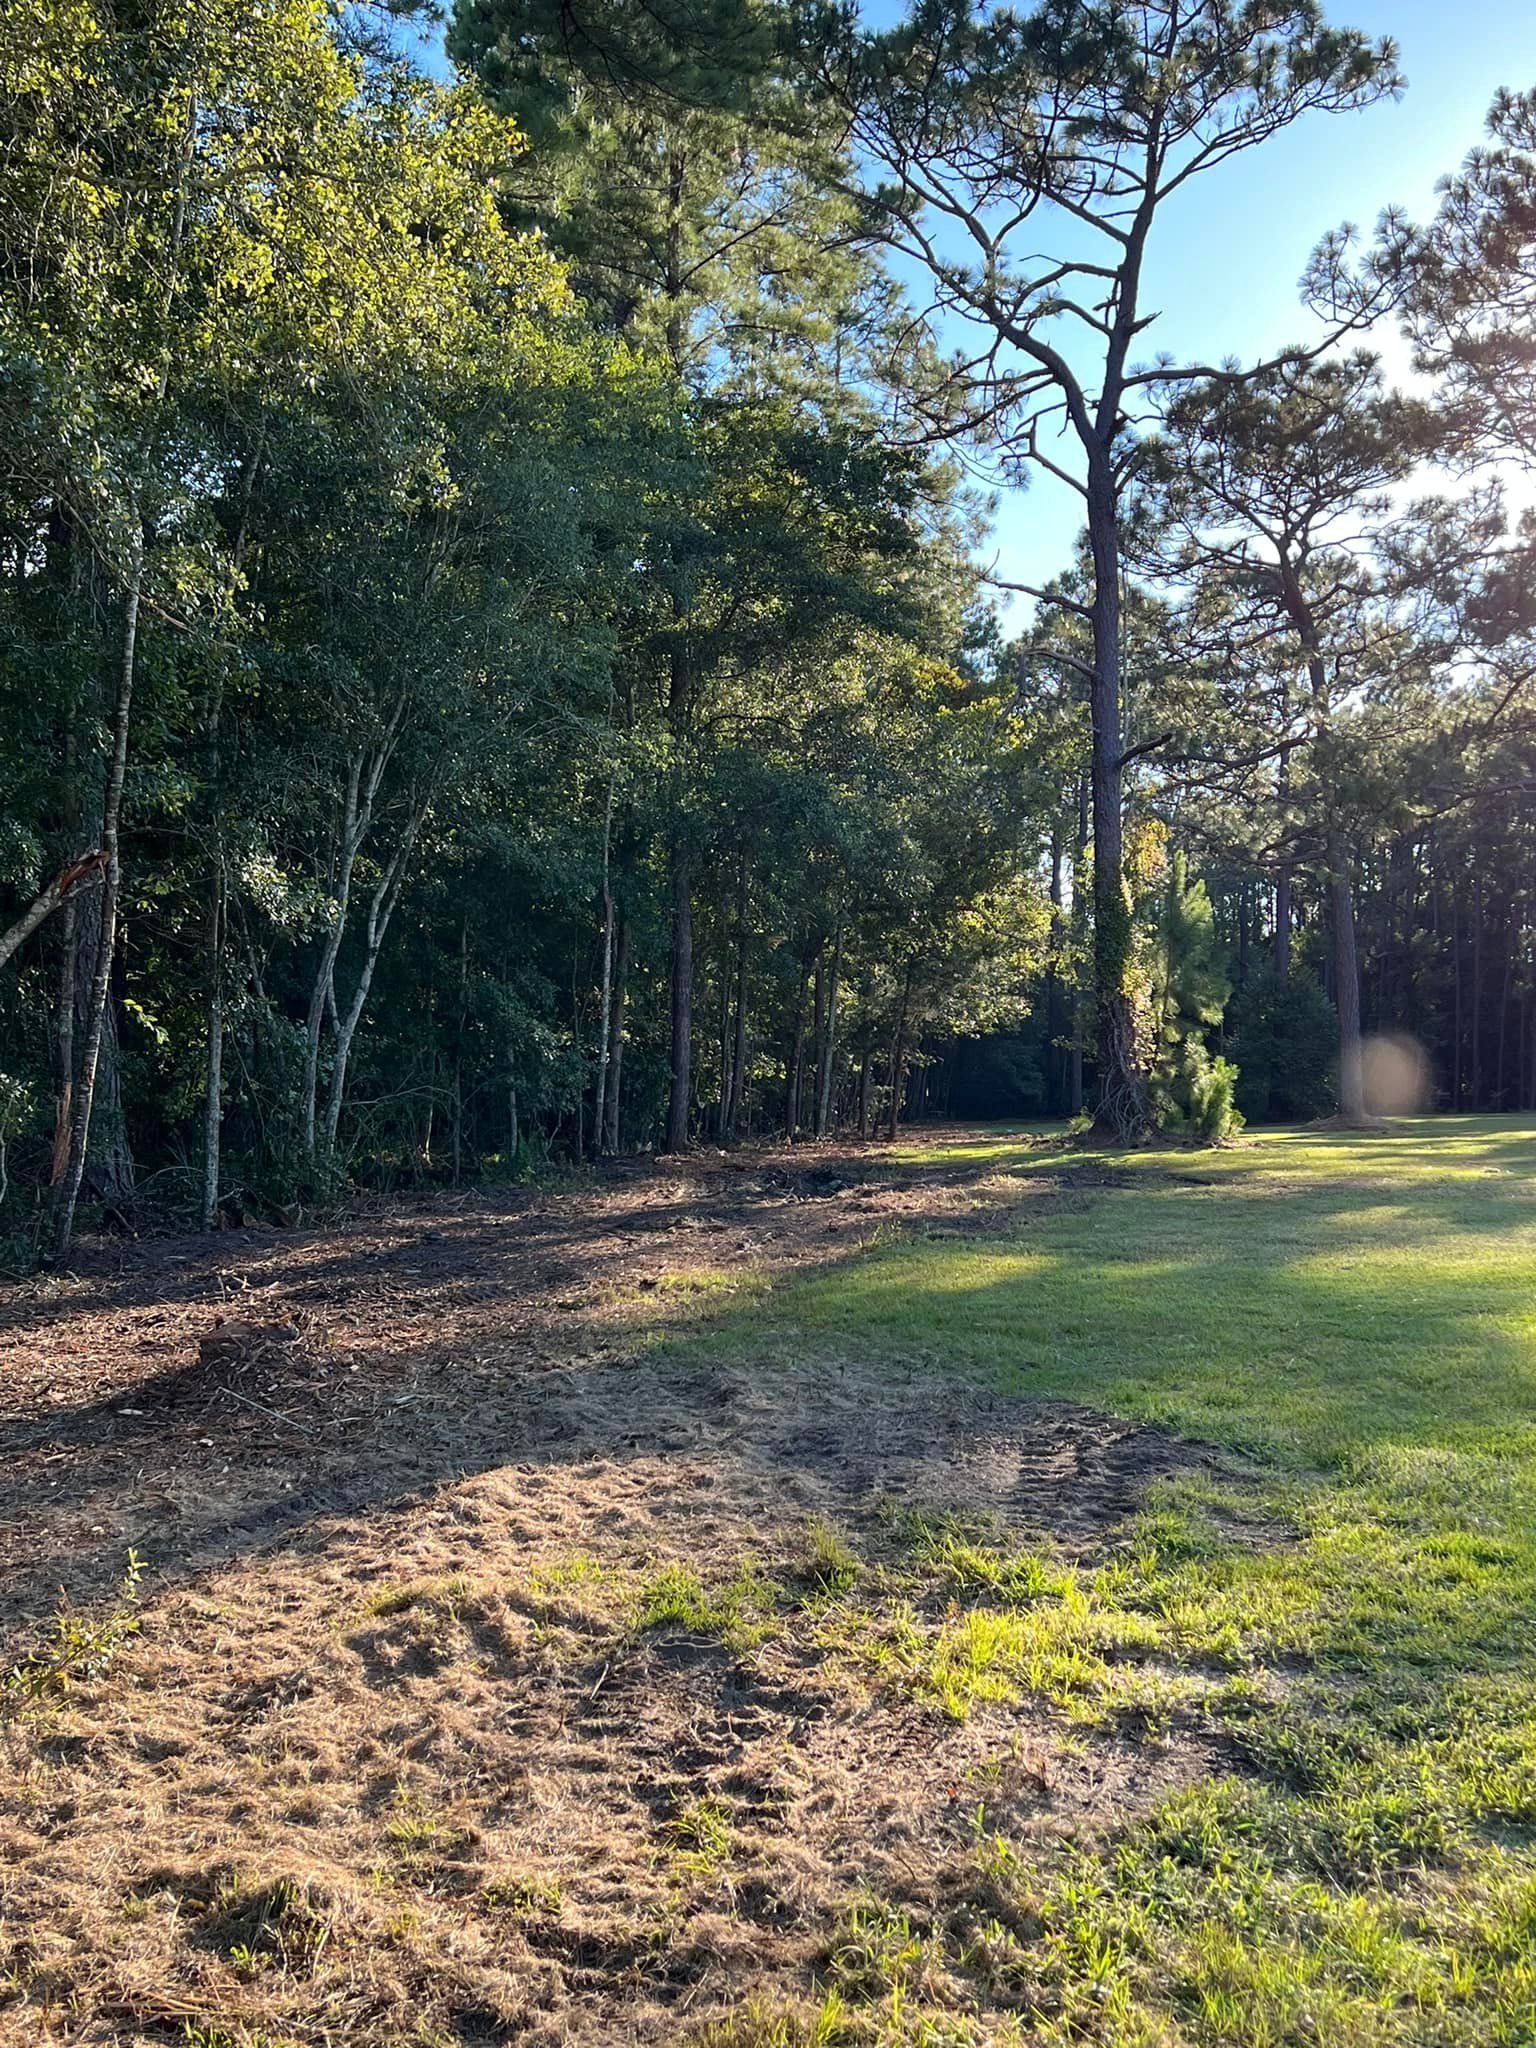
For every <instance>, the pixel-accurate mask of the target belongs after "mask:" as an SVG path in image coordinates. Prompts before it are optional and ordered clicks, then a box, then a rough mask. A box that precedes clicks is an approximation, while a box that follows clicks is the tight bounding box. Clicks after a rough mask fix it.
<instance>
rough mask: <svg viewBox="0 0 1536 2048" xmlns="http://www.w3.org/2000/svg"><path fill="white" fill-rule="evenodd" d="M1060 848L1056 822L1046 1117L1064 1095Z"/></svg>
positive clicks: (1047, 976) (1047, 984)
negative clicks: (1060, 963) (1060, 964)
mask: <svg viewBox="0 0 1536 2048" xmlns="http://www.w3.org/2000/svg"><path fill="white" fill-rule="evenodd" d="M1061 869H1062V846H1061V825H1060V822H1059V820H1058V821H1053V822H1052V825H1051V889H1050V902H1051V924H1050V935H1049V939H1048V941H1047V954H1046V960H1047V965H1046V970H1045V1074H1044V1077H1043V1078H1044V1083H1045V1108H1046V1114H1047V1115H1055V1114H1057V1113H1058V1112H1059V1111H1060V1109H1061V1106H1062V1103H1063V1100H1064V1098H1065V1095H1066V1089H1065V1086H1064V1080H1065V1076H1064V1072H1063V1068H1064V1064H1065V1059H1066V1049H1065V1047H1064V1046H1063V1045H1062V1042H1061V1041H1062V1039H1063V1038H1064V1037H1065V1035H1066V1033H1065V1028H1064V1025H1065V1020H1064V1018H1063V1016H1062V1001H1061V974H1060V972H1059V968H1058V962H1059V960H1060V958H1061V945H1062V939H1063V936H1064V934H1065V930H1066V920H1065V918H1064V917H1063V915H1062V908H1061V906H1062V886H1061Z"/></svg>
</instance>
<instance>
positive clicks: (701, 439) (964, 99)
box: [0, 0, 1536, 1256]
mask: <svg viewBox="0 0 1536 2048" xmlns="http://www.w3.org/2000/svg"><path fill="white" fill-rule="evenodd" d="M409 12H410V10H409V9H393V10H389V9H374V8H364V7H351V6H333V5H329V4H325V0H260V4H257V5H250V4H247V0H199V4H191V0H135V4H134V5H132V6H128V7H123V6H116V7H108V6H107V5H105V4H104V0H19V4H18V5H17V6H16V7H15V8H13V9H12V11H11V17H10V22H9V26H8V38H7V43H6V47H5V48H4V50H3V51H0V566H3V576H0V702H3V706H4V716H3V720H0V771H3V775H4V786H5V790H6V795H5V800H4V804H3V807H0V849H3V850H0V887H3V889H4V892H5V894H4V897H3V899H0V901H3V902H4V904H5V905H6V908H5V909H4V910H3V911H0V926H3V930H0V974H3V976H4V978H5V979H4V983H3V995H0V1006H3V1007H0V1208H3V1211H4V1215H5V1218H6V1228H7V1229H8V1230H9V1231H10V1232H11V1234H12V1238H13V1241H14V1243H15V1246H16V1248H17V1255H18V1256H23V1255H28V1254H30V1253H31V1252H32V1251H35V1250H42V1251H47V1252H51V1253H52V1254H53V1255H55V1256H57V1255H59V1254H61V1253H62V1252H63V1251H64V1249H65V1248H66V1247H67V1245H68V1243H69V1241H70V1238H71V1235H72V1233H73V1231H74V1229H75V1227H76V1219H77V1216H78V1214H79V1213H80V1208H81V1205H82V1203H83V1204H86V1205H88V1206H89V1208H90V1210H91V1212H92V1213H93V1214H103V1213H104V1214H106V1215H107V1216H108V1217H112V1216H114V1215H116V1216H121V1217H125V1218H126V1217H130V1216H131V1215H133V1214H134V1213H135V1212H136V1211H137V1210H140V1209H146V1208H148V1209H153V1208H154V1207H155V1205H157V1204H158V1205H159V1206H160V1207H161V1208H162V1209H163V1210H164V1211H165V1212H166V1213H167V1214H184V1215H191V1216H192V1217H194V1218H196V1219H197V1220H200V1221H201V1222H202V1223H203V1224H204V1225H205V1226H212V1225H214V1224H216V1223H218V1222H219V1221H220V1220H223V1219H227V1218H229V1217H231V1216H235V1215H241V1214H247V1213H267V1214H283V1213H290V1212H291V1211H292V1210H294V1209H295V1208H303V1207H306V1206H311V1205H314V1204H317V1203H324V1202H325V1201H327V1200H329V1199H331V1198H332V1197H333V1196H334V1194H335V1193H336V1192H337V1191H338V1189H339V1188H340V1187H341V1186H342V1185H344V1184H345V1182H346V1181H347V1180H348V1179H349V1178H358V1177H367V1178H373V1179H377V1180H382V1181H390V1180H394V1181H398V1180H400V1179H402V1178H418V1177H421V1176H423V1175H435V1174H443V1175H450V1176H452V1177H454V1178H455V1179H457V1178H460V1177H463V1176H466V1175H475V1174H481V1173H486V1172H491V1173H496V1172H501V1173H521V1172H524V1171H526V1170H528V1168H529V1167H530V1166H531V1165H533V1164H535V1163H536V1162H537V1161H538V1160H539V1159H540V1158H541V1157H543V1156H544V1155H545V1154H547V1153H548V1152H549V1151H550V1150H556V1151H559V1152H561V1153H564V1154H566V1155H569V1156H575V1157H580V1156H585V1155H593V1154H600V1153H603V1152H607V1151H614V1150H619V1149H623V1148H631V1147H655V1148H662V1149H670V1150H680V1149H682V1148H684V1147H685V1146H687V1145H688V1144H689V1143H691V1142H694V1141H696V1140H698V1139H699V1138H701V1137H702V1138H708V1139H710V1140H711V1141H715V1142H720V1143H726V1142H730V1141H731V1140H733V1139H735V1138H739V1137H743V1136H748V1135H762V1134H765V1133H770V1132H781V1133H788V1134H789V1135H790V1136H796V1135H800V1134H805V1135H808V1136H820V1135H825V1134H826V1133H827V1132H829V1131H830V1130H832V1129H833V1128H835V1127H838V1126H849V1127H855V1128H857V1129H859V1130H862V1131H865V1132H869V1131H872V1130H874V1129H875V1128H877V1127H878V1128H881V1129H885V1130H891V1131H894V1129H895V1127H896V1122H897V1120H898V1118H899V1117H900V1116H901V1115H902V1114H904V1113H920V1112H921V1110H922V1109H923V1108H924V1107H938V1106H942V1105H943V1104H944V1103H945V1102H946V1101H949V1100H951V1098H952V1093H953V1085H954V1080H955V1075H956V1073H957V1071H958V1070H959V1068H960V1067H961V1066H962V1065H964V1063H965V1061H967V1060H969V1062H970V1065H971V1069H972V1082H973V1084H974V1083H975V1082H976V1079H977V1074H978V1072H979V1071H980V1070H981V1068H984V1067H985V1064H986V1061H987V1059H988V1058H990V1059H991V1060H992V1061H993V1062H994V1065H996V1066H998V1069H999V1074H1001V1075H1002V1079H1003V1080H1004V1081H1005V1082H1006V1085H1007V1087H1008V1088H1011V1089H1012V1091H1013V1093H1014V1095H1015V1096H1018V1097H1020V1098H1021V1099H1028V1100H1031V1101H1035V1102H1038V1103H1039V1104H1040V1105H1041V1106H1042V1107H1044V1108H1046V1109H1048V1110H1051V1111H1058V1112H1062V1113H1068V1112H1072V1111H1077V1110H1081V1111H1083V1112H1084V1113H1085V1114H1088V1115H1091V1116H1093V1117H1095V1118H1096V1120H1097V1122H1098V1124H1099V1126H1100V1127H1101V1129H1103V1130H1104V1131H1105V1132H1107V1133H1109V1134H1111V1135H1113V1136H1114V1137H1116V1138H1119V1139H1140V1138H1143V1137H1146V1136H1148V1135H1150V1134H1151V1133H1152V1132H1154V1131H1155V1130H1157V1129H1160V1128H1161V1129H1168V1128H1182V1129H1188V1130H1192V1131H1195V1132H1198V1133H1203V1134H1204V1135H1206V1136H1212V1137H1220V1136H1222V1135H1225V1134H1227V1133H1228V1132H1230V1131H1231V1130H1232V1129H1233V1128H1235V1126H1236V1123H1237V1121H1238V1119H1239V1117H1240V1115H1241V1114H1243V1113H1246V1114H1248V1115H1250V1116H1258V1117H1264V1116H1276V1115H1278V1116H1299V1115H1314V1114H1323V1113H1330V1112H1332V1113H1336V1114H1338V1115H1339V1116H1340V1117H1342V1118H1344V1119H1345V1120H1358V1119H1360V1118H1361V1117H1363V1116H1364V1114H1365V1113H1366V1109H1367V1104H1366V1101H1365V1095H1364V1084H1363V1080H1362V1072H1361V1056H1360V1046H1361V1041H1362V1034H1363V1033H1364V1032H1365V1031H1367V1030H1370V1029H1373V1028H1377V1027H1379V1026H1383V1025H1391V1026H1394V1027H1396V1028H1401V1029H1404V1030H1411V1031H1414V1032H1417V1033H1418V1034H1419V1035H1420V1036H1421V1037H1422V1038H1423V1039H1424V1041H1425V1042H1426V1044H1427V1045H1428V1046H1429V1047H1430V1049H1431V1053H1432V1055H1433V1059H1434V1064H1435V1069H1436V1073H1437V1077H1438V1080H1439V1085H1440V1089H1441V1093H1442V1095H1443V1098H1444V1099H1445V1100H1447V1101H1448V1102H1450V1103H1452V1104H1453V1105H1455V1106H1459V1107H1472V1106H1485V1105H1486V1106H1493V1107H1500V1106H1502V1107H1517V1106H1525V1105H1528V1104H1529V1103H1530V1102H1531V1101H1532V1099H1533V1095H1536V1054H1533V1052H1532V1050H1531V1047H1532V1034H1531V1023H1532V1018H1531V1014H1530V1013H1531V1006H1532V995H1533V989H1536V933H1533V927H1536V894H1533V891H1536V863H1533V858H1532V849H1531V846H1530V843H1529V842H1530V837H1531V824H1530V804H1529V795H1530V780H1529V776H1528V773H1527V761H1526V756H1527V753H1528V751H1529V748H1530V746H1531V744H1532V734H1531V728H1530V722H1529V704H1528V696H1529V688H1528V685H1529V677H1530V672H1531V653H1530V650H1531V637H1530V636H1531V629H1532V621H1531V618H1530V616H1529V591H1530V587H1531V578H1530V575H1529V558H1530V551H1531V548H1532V545H1533V535H1532V533H1531V531H1530V529H1529V525H1528V523H1522V522H1521V521H1519V520H1516V519H1512V518H1511V516H1510V515H1509V513H1508V511H1507V509H1506V505H1505V502H1504V496H1503V493H1502V492H1501V488H1500V485H1499V483H1498V482H1497V481H1496V480H1494V481H1490V476H1493V477H1495V478H1496V477H1497V476H1502V475H1510V474H1513V473H1515V472H1517V471H1518V470H1520V469H1521V468H1529V467H1530V466H1531V465H1532V463H1533V461H1536V389H1533V372H1532V363H1533V361H1536V353H1533V350H1532V347H1531V336H1532V333H1533V331H1536V253H1533V252H1536V229H1533V226H1532V221H1533V219H1536V203H1533V196H1536V136H1533V125H1536V112H1533V105H1536V103H1533V101H1532V100H1531V99H1530V98H1528V97H1527V98H1522V97H1518V96H1514V95H1510V96H1508V97H1505V98H1501V100H1500V101H1499V103H1498V104H1497V105H1496V107H1495V109H1494V112H1493V117H1492V131H1491V140H1490V143H1489V146H1488V147H1486V148H1484V149H1481V150H1479V151H1476V152H1474V153H1473V155H1472V156H1471V157H1469V159H1468V161H1467V164H1466V165H1465V167H1464V168H1463V170H1462V172H1461V173H1460V174H1458V175H1457V176H1456V177H1454V178H1453V179H1451V180H1450V181H1449V182H1448V184H1447V186H1446V188H1445V191H1444V195H1443V198H1442V202H1441V206H1440V209H1439V212H1438V214H1437V215H1436V217H1435V218H1434V219H1433V220H1432V221H1430V222H1429V223H1427V224H1424V225H1415V224H1412V223H1409V222H1406V221H1404V220H1401V219H1398V218H1397V217H1395V216H1389V217H1387V218H1386V219H1385V220H1384V221H1383V222H1382V223H1381V226H1380V229H1379V231H1378V233H1377V234H1376V236H1375V237H1374V239H1372V240H1370V241H1368V242H1365V243H1363V244H1362V243H1360V242H1358V241H1357V240H1356V239H1353V238H1351V237H1349V236H1346V235H1343V234H1339V235H1334V236H1331V237H1327V238H1325V239H1324V240H1323V241H1322V242H1321V244H1320V245H1319V248H1318V251H1317V254H1316V256H1315V258H1314V260H1313V262H1312V264H1311V266H1310V268H1309V270H1308V274H1307V277H1306V279H1305V281H1304V289H1305V294H1306V296H1307V298H1308V300H1309V301H1310V304H1311V306H1312V309H1313V322H1312V326H1311V328H1310V329H1309V332H1310V333H1311V334H1312V336H1313V338H1312V339H1311V340H1310V341H1308V342H1306V343H1305V344H1298V345H1296V346H1295V347H1292V348H1286V349H1283V350H1281V351H1279V352H1277V353H1276V354H1275V355H1274V356H1273V357H1272V358H1271V359H1270V360H1268V361H1266V362H1263V363H1257V364H1252V365H1239V364H1236V363H1231V362H1222V361H1218V362H1214V363H1212V362H1195V361H1191V362H1188V363H1177V362H1172V361H1169V360H1167V359H1165V358H1162V357H1159V356H1157V355H1156V353H1155V352H1154V346H1153V345H1154V342H1155V334H1153V333H1152V332H1151V327H1152V316H1151V311H1150V309H1149V305H1148V302H1147V298H1146V291H1147V286H1146V275H1147V264H1148V262H1149V261H1150V260H1151V256H1152V254H1153V252H1155V250H1156V248H1157V247H1158V245H1159V242H1160V238H1165V237H1166V235H1167V233H1168V232H1169V228H1168V223H1167V220H1166V215H1167V212H1168V207H1169V204H1170V202H1171V201H1172V200H1173V199H1174V198H1175V197H1176V195H1177V194H1179V193H1180V192H1181V191H1182V189H1183V188H1184V187H1185V186H1186V185H1187V184H1188V183H1189V182H1190V181H1191V180H1193V179H1196V178H1204V177H1207V176H1210V177H1217V176H1219V175H1220V174H1221V170H1222V168H1223V166H1224V165H1226V164H1227V163H1229V162H1230V161H1231V160H1232V159H1233V158H1234V157H1235V156H1237V155H1239V154H1241V153H1243V152H1246V151H1248V150H1251V149H1256V148H1261V147H1262V146H1263V145H1264V144H1265V143H1267V142H1268V141H1269V140H1270V139H1271V138H1272V137H1273V136H1275V135H1276V134H1277V133H1279V132H1281V131H1283V130H1284V129H1286V128H1287V127H1289V126H1290V125H1292V124H1293V123H1295V122H1297V121H1300V120H1303V119H1310V118H1315V117H1322V116H1325V115H1344V114H1347V113H1348V112H1349V111H1351V110H1352V109H1355V108H1358V107H1361V106H1365V105H1368V104H1370V103H1372V102H1373V101H1375V100H1377V99H1380V98H1382V97H1384V96H1390V95H1392V94H1394V93H1395V92H1396V91H1397V90H1398V89H1399V85H1400V80H1399V78H1398V75H1397V67H1396V57H1395V53H1394V51H1393V50H1392V48H1391V46H1390V45H1389V44H1386V43H1371V42H1369V41H1367V40H1366V39H1365V38H1363V37H1361V36H1359V35H1357V34H1355V33H1353V32H1352V31H1348V30H1344V29H1339V28H1335V27H1333V26H1331V25H1329V24H1328V23H1326V22H1325V21H1324V19H1323V18H1322V16H1321V14H1320V12H1319V11H1318V9H1317V8H1315V7H1313V6H1310V5H1289V4H1280V0H1264V4H1261V5H1257V6H1254V5H1244V6H1234V5H1228V4H1225V0H1221V4H1215V5H1211V6H1206V7H1203V8H1201V9H1199V10H1189V9H1187V8H1185V7H1184V6H1183V4H1182V0H1137V4H1134V5H1131V4H1118V0H1117V4H1114V5H1111V6H1108V7H1093V6H1087V5H1084V4H1081V0H1046V4H1043V5H1041V6H1038V7H1035V8H1032V9H1030V10H1028V11H1026V12H1022V13H1017V14H1014V13H1008V12H999V13H995V14H994V13H988V12H984V11H982V10H980V9H977V8H975V7H973V6H970V5H966V4H962V0H915V4H913V5H912V6H911V7H910V8H909V10H908V12H907V14H906V16H905V18H904V19H903V20H902V21H901V22H900V23H898V24H897V25H896V26H895V27H894V28H890V29H873V28H870V27H867V26H865V25H863V24H862V23H861V22H860V20H859V19H858V16H857V13H856V11H850V10H847V9H841V8H833V9H824V8H819V7H815V6H800V5H794V4H790V0H782V4H780V0H710V4H709V5H707V6H700V5H699V4H697V0H686V4H685V0H656V4H655V5H653V6H650V7H647V8H646V9H643V10H642V9H634V8H632V7H629V6H627V5H625V4H623V0H461V5H460V6H459V8H458V10H457V12H456V14H455V15H454V17H453V18H452V20H451V22H450V24H449V27H448V34H447V50H448V53H449V56H450V57H451V59H452V63H453V67H454V74H453V77H452V79H451V80H450V81H449V82H444V81H443V80H441V79H439V78H438V77H436V76H434V75H429V73H428V72H427V71H426V70H424V69H423V67H422V66H421V65H420V64H419V63H418V62H415V61H413V60H412V58H411V56H410V55H409V52H408V50H407V49H406V48H405V47H404V46H403V45H402V43H401V42H400V40H399V32H398V27H397V23H396V20H395V19H394V17H396V16H398V15H400V14H402V13H404V14H408V13H409ZM1381 322H1390V323H1393V324H1394V325H1396V326H1398V327H1400V328H1402V329H1403V330H1405V331H1406V333H1407V335H1408V338H1409V340H1410V342H1411V345H1412V348H1413V351H1414V362H1415V366H1416V376H1415V386H1414V391H1413V393H1412V394H1411V395H1405V394H1403V393H1399V392H1397V391H1394V390H1392V389H1391V388H1390V387H1389V386H1388V384H1387V383H1386V381H1385V379H1384V376H1383V372H1382V370H1381V367H1380V364H1379V361H1378V360H1377V358H1376V357H1375V356H1374V355H1373V354H1372V353H1371V352H1370V345H1369V343H1370V334H1371V331H1372V329H1373V327H1375V326H1376V325H1377V324H1378V323H1381ZM1431 462H1433V463H1436V464H1438V465H1439V472H1438V473H1439V474H1441V476H1442V477H1443V478H1444V479H1445V481H1444V484H1443V488H1442V489H1441V491H1440V493H1439V495H1438V496H1434V497H1430V496H1427V495H1415V493H1416V492H1417V491H1418V489H1419V486H1420V482H1421V479H1422V477H1423V475H1424V474H1425V473H1426V472H1425V468H1424V466H1425V465H1426V464H1427V463H1431ZM1493 465H1497V468H1496V469H1495V468H1493V467H1492V466H1493ZM1031 466H1034V467H1036V468H1039V469H1042V470H1044V471H1047V472H1049V473H1051V474H1053V475H1056V476H1058V477H1059V478H1061V479H1062V480H1063V481H1064V482H1066V483H1067V484H1069V485H1070V487H1071V488H1072V489H1073V490H1074V491H1075V492H1076V493H1077V494H1078V495H1079V497H1080V499H1081V503H1082V517H1083V537H1082V540H1081V543H1080V545H1079V547H1078V549H1077V552H1076V555H1075V557H1074V559H1073V561H1072V563H1071V565H1070V566H1069V567H1068V569H1067V570H1066V572H1065V573H1063V574H1062V575H1061V576H1059V577H1058V578H1056V579H1055V580H1053V581H1050V582H1043V583H1035V584H1030V585H1026V584H1025V583H1024V581H1023V579H1022V578H1018V579H1004V580H1005V581H1008V582H1010V583H1011V584H1012V587H1013V588H1015V589H1017V590H1019V591H1021V592H1022V593H1023V594H1024V595H1026V596H1027V598H1028V599H1029V600H1030V602H1031V604H1032V606H1033V612H1032V620H1031V623H1030V625H1029V626H1028V627H1027V629H1026V630H1025V631H1024V632H1023V633H1022V635H1015V636H1014V637H1012V638H1009V637H1007V635H1006V634H1005V633H1004V631H1003V630H1002V628H1001V627H1000V625H999V622H998V613H997V603H998V598H999V596H1000V595H1001V594H1002V593H1001V592H1000V591H999V588H998V584H999V579H998V578H997V577H996V576H989V575H988V574H986V573H984V572H983V570H982V569H981V567H980V566H979V563H980V560H981V544H982V541H983V538H984V535H985V529H986V520H987V514H988V501H987V496H986V489H985V480H986V479H988V478H992V479H996V478H997V477H1000V476H1001V477H1009V478H1017V477H1019V476H1021V475H1022V474H1023V473H1024V472H1025V471H1026V470H1028V469H1029V468H1030V467H1031ZM1448 473H1449V474H1448ZM978 477H980V478H982V479H983V482H982V484H980V485H979V484H978V482H977V478H978ZM960 1048H964V1050H963V1051H961V1050H958V1049H960ZM988 1048H990V1051H988V1050H987V1049H988ZM946 1049H948V1050H946ZM1003 1069H1006V1070H1007V1072H1006V1073H1005V1074H1004V1073H1003ZM982 1092H983V1094H985V1089H983V1091H982Z"/></svg>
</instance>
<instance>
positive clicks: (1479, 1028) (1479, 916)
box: [1472, 869, 1483, 1109]
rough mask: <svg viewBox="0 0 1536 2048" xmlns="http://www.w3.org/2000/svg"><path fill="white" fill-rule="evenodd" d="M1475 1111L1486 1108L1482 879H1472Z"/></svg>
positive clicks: (1473, 1085)
mask: <svg viewBox="0 0 1536 2048" xmlns="http://www.w3.org/2000/svg"><path fill="white" fill-rule="evenodd" d="M1472 1107H1473V1108H1474V1109H1481V1108H1482V1107H1483V876H1482V870H1481V869H1478V870H1477V872H1476V873H1474V875H1473V877H1472Z"/></svg>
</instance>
